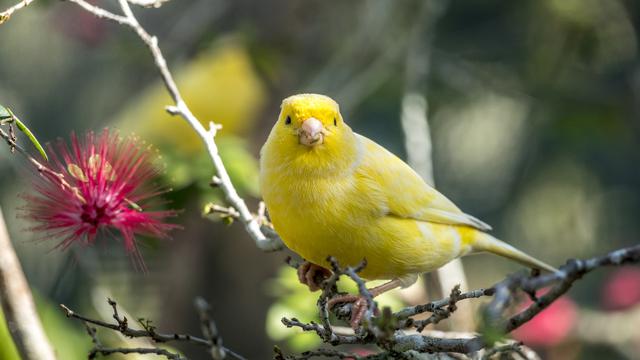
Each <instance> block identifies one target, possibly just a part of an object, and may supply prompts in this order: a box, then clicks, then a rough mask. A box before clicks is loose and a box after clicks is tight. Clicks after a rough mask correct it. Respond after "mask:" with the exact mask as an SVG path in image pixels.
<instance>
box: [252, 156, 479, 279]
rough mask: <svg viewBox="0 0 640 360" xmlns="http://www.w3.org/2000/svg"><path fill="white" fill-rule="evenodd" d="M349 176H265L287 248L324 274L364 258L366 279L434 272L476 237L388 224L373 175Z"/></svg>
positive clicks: (360, 171) (400, 221)
mask: <svg viewBox="0 0 640 360" xmlns="http://www.w3.org/2000/svg"><path fill="white" fill-rule="evenodd" d="M350 171H351V173H342V174H340V175H337V176H329V177H318V176H304V175H301V174H299V173H295V172H290V171H286V169H284V168H281V169H269V168H266V169H263V172H262V176H261V186H262V192H263V197H264V200H265V202H266V203H267V204H268V210H269V214H270V216H271V220H272V222H273V224H274V227H275V229H276V231H277V232H278V233H279V234H280V236H281V237H282V239H283V241H284V242H285V244H286V245H287V246H288V247H289V248H291V249H292V250H293V251H295V252H296V253H298V254H300V255H301V256H302V257H304V258H305V259H307V260H308V261H311V262H313V263H316V264H320V265H324V266H327V261H326V259H327V257H328V256H334V257H335V258H336V259H337V260H338V261H339V263H340V264H341V265H350V266H353V265H356V264H358V263H359V262H360V261H362V259H364V258H366V260H367V267H366V268H365V270H364V271H363V272H362V276H363V277H365V278H367V279H391V278H397V277H404V276H407V275H409V274H413V273H419V272H424V271H430V270H433V269H436V268H438V267H440V266H442V265H444V264H445V263H447V262H449V261H450V260H452V259H453V258H454V257H457V256H459V254H460V252H462V251H464V249H463V247H464V246H465V244H466V243H468V239H467V238H468V237H469V236H471V235H472V233H473V230H471V229H469V230H468V231H467V230H465V228H461V227H455V226H449V225H441V224H433V223H427V222H422V221H416V220H413V219H405V218H399V217H395V216H388V214H386V211H385V206H384V203H385V201H386V199H385V198H384V197H383V194H380V193H379V192H378V191H377V190H376V187H375V186H373V184H372V183H371V181H370V179H371V175H372V174H368V173H367V170H366V167H364V166H357V167H354V168H352V169H350ZM456 247H457V249H456Z"/></svg>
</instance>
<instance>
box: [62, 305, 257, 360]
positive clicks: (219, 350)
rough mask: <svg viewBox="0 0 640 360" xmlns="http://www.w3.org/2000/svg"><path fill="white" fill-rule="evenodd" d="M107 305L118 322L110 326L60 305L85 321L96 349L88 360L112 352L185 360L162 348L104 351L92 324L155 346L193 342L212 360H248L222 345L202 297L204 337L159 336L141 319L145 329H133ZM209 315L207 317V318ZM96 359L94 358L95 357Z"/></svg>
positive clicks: (147, 321) (158, 333)
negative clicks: (149, 342) (201, 347)
mask: <svg viewBox="0 0 640 360" xmlns="http://www.w3.org/2000/svg"><path fill="white" fill-rule="evenodd" d="M107 303H108V304H109V306H111V308H112V312H113V315H112V317H113V319H114V320H115V323H108V322H105V321H102V320H96V319H91V318H88V317H86V316H83V315H81V314H78V313H76V312H75V311H73V310H71V309H70V308H69V307H67V306H66V305H64V304H60V307H61V308H62V310H63V311H64V313H65V315H66V316H67V317H70V318H74V319H77V320H80V321H82V322H83V323H84V324H85V326H86V327H87V333H88V334H89V336H91V339H92V341H93V345H94V347H93V349H92V350H91V351H90V352H89V358H90V359H91V358H93V357H95V356H96V355H97V354H98V353H99V354H102V355H109V354H113V353H121V354H132V353H139V354H158V355H163V356H165V357H167V358H168V359H171V360H174V359H175V360H186V358H185V357H182V356H180V355H178V354H174V353H171V352H169V351H167V350H165V349H161V348H105V347H103V346H102V344H101V343H100V341H99V340H98V338H97V336H96V331H97V330H96V329H95V328H93V327H91V326H90V325H89V324H91V325H95V326H98V327H101V328H105V329H110V330H114V331H118V332H120V333H121V334H122V335H124V336H126V337H130V338H148V339H151V340H153V341H154V342H155V343H167V342H183V343H190V344H194V345H199V346H205V347H207V348H209V349H210V353H211V356H212V359H214V360H220V359H225V356H226V354H229V355H231V356H232V357H234V358H236V359H239V360H245V358H244V357H243V356H241V355H239V354H238V353H236V352H234V351H232V350H231V349H228V348H226V347H224V346H222V338H221V337H220V336H219V335H218V333H217V331H216V330H215V329H216V327H215V324H214V322H213V320H211V318H210V317H209V315H208V313H207V312H208V308H209V304H208V303H207V302H206V301H205V300H204V299H202V298H198V299H196V309H197V310H198V313H199V315H200V321H201V324H202V326H203V335H204V338H202V337H198V336H194V335H190V334H178V333H173V334H171V333H160V332H158V331H156V328H155V326H153V325H151V322H150V321H149V320H144V319H139V320H138V322H139V324H140V325H141V326H142V328H143V330H138V329H132V328H131V327H129V320H128V319H127V318H126V317H124V316H120V314H119V313H118V304H117V303H116V302H115V301H113V300H111V299H107ZM205 314H206V315H205ZM92 356H93V357H92Z"/></svg>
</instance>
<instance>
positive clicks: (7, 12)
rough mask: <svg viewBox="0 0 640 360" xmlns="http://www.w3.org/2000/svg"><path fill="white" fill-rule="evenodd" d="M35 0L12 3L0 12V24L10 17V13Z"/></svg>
mask: <svg viewBox="0 0 640 360" xmlns="http://www.w3.org/2000/svg"><path fill="white" fill-rule="evenodd" d="M34 1H35V0H22V1H20V2H19V3H17V4H15V5H13V6H12V7H10V8H8V9H7V10H5V11H3V12H0V25H2V24H3V23H4V22H6V21H8V20H9V18H11V15H13V13H14V12H16V11H18V10H20V9H22V8H24V7H27V6H28V5H29V4H31V3H32V2H34Z"/></svg>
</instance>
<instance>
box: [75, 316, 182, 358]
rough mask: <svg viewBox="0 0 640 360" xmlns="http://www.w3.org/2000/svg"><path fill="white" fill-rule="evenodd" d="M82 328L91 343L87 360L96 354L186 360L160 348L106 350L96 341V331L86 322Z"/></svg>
mask: <svg viewBox="0 0 640 360" xmlns="http://www.w3.org/2000/svg"><path fill="white" fill-rule="evenodd" d="M84 326H85V327H86V328H87V334H89V336H90V337H91V342H92V343H93V349H91V351H90V352H89V356H88V358H89V359H95V358H96V357H97V356H98V354H100V355H103V356H108V355H112V354H156V355H161V356H164V357H166V358H167V359H169V360H186V358H184V357H182V356H180V354H174V353H172V352H170V351H168V350H165V349H161V348H107V347H104V346H102V343H101V342H100V340H99V339H98V335H97V333H98V330H97V329H96V328H94V327H91V326H89V324H87V323H86V322H85V323H84Z"/></svg>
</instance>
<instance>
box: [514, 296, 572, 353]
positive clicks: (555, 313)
mask: <svg viewBox="0 0 640 360" xmlns="http://www.w3.org/2000/svg"><path fill="white" fill-rule="evenodd" d="M531 304H532V302H531V300H528V301H527V303H526V304H524V305H523V307H522V310H524V309H525V308H526V307H528V306H529V305H531ZM577 318H578V309H577V306H576V304H575V303H574V302H573V300H571V299H570V298H569V297H568V296H562V297H560V298H558V299H557V300H556V301H554V302H553V303H552V304H551V305H549V307H548V308H546V309H544V310H542V312H540V313H539V314H538V315H536V316H535V317H534V318H533V319H531V320H530V321H529V322H527V323H525V324H524V325H522V326H521V327H519V328H517V329H516V330H514V331H513V332H512V333H511V335H513V337H514V338H515V339H517V340H520V341H522V342H524V343H525V344H526V345H530V346H538V347H549V346H555V345H557V344H559V343H561V342H562V341H564V340H565V339H566V338H567V337H568V336H569V335H570V334H571V331H572V329H573V326H574V325H575V323H576V320H577Z"/></svg>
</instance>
